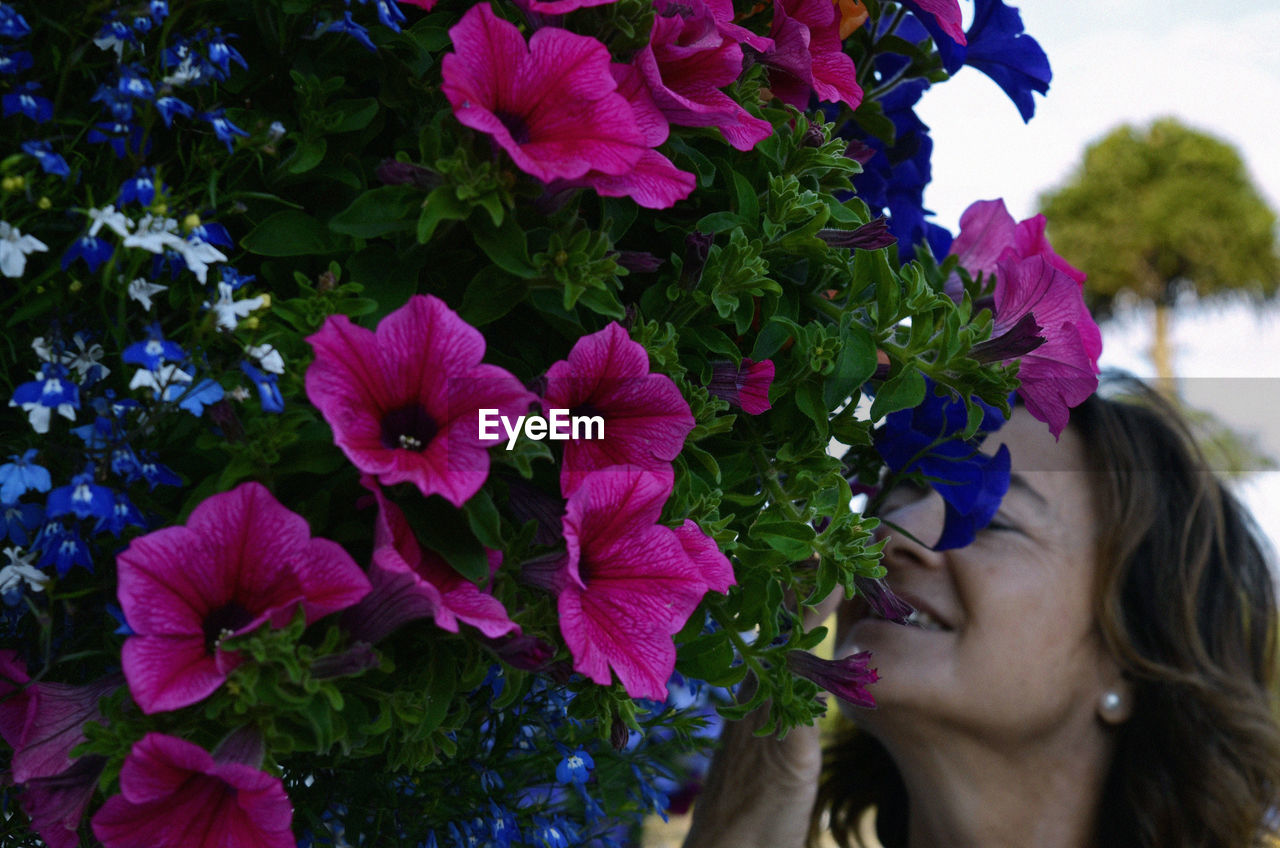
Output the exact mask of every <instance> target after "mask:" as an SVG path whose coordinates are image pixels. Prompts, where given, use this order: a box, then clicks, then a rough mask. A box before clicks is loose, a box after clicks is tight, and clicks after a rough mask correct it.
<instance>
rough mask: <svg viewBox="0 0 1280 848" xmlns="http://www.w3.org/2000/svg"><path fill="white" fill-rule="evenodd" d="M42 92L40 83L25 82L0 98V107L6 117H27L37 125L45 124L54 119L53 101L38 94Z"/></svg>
mask: <svg viewBox="0 0 1280 848" xmlns="http://www.w3.org/2000/svg"><path fill="white" fill-rule="evenodd" d="M39 90H40V83H38V82H24V83H22V84H21V85H15V86H14V87H13V90H12V91H10V92H9V93H8V94H6V95H4V97H0V106H2V107H3V110H4V116H5V117H6V118H7V117H9V116H10V115H18V114H21V115H26V116H27V117H28V118H30V119H31V120H33V121H35V122H36V123H37V124H43V123H44V122H45V121H47V120H49V119H50V118H52V117H53V101H52V100H50V99H49V98H47V97H42V96H40V95H39V94H36V92H37V91H39Z"/></svg>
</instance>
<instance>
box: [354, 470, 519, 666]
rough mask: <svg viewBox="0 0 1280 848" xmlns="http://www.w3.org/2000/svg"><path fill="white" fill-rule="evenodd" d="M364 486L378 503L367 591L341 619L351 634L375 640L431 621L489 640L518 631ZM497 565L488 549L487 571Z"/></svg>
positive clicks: (498, 557) (495, 603) (368, 482)
mask: <svg viewBox="0 0 1280 848" xmlns="http://www.w3.org/2000/svg"><path fill="white" fill-rule="evenodd" d="M364 484H365V486H367V487H368V488H369V489H371V490H372V491H373V493H374V497H375V498H376V499H377V502H378V522H377V524H376V525H375V528H374V531H373V565H372V567H371V568H370V569H369V579H370V581H371V582H372V584H373V589H372V591H370V592H369V594H368V595H366V596H365V597H364V599H363V600H362V601H360V603H358V604H356V605H355V606H354V607H352V608H351V609H349V610H348V611H347V612H346V613H345V614H344V616H343V621H344V623H346V624H347V626H348V629H349V630H350V631H351V635H352V636H353V637H355V638H356V639H363V640H364V641H367V642H374V643H376V642H379V641H381V640H382V639H383V638H385V637H386V636H387V635H389V634H390V633H392V632H393V631H394V630H396V629H397V628H398V627H400V625H402V624H405V623H407V622H410V621H413V620H415V619H419V618H433V619H434V620H435V623H436V626H437V627H440V628H441V629H443V630H448V631H449V632H450V633H457V632H458V622H462V623H463V624H470V625H471V626H472V627H475V628H476V629H477V630H479V631H480V632H481V633H483V634H484V635H485V636H488V637H490V638H494V637H497V636H502V635H504V634H507V633H511V632H512V631H515V632H516V633H519V631H520V628H519V627H517V626H516V623H515V622H514V621H512V620H511V619H510V618H509V617H508V616H507V611H506V609H505V608H504V607H503V606H502V602H501V601H499V600H498V599H497V598H495V597H493V596H492V595H489V594H487V593H485V592H481V591H480V588H479V587H478V586H476V584H474V583H472V582H471V581H469V580H466V579H465V578H463V577H462V575H460V574H458V572H457V571H455V570H454V569H453V568H452V567H450V565H449V564H448V563H447V562H445V561H444V559H443V558H441V557H440V555H439V554H437V553H435V552H434V551H429V550H423V549H422V547H421V546H420V545H419V544H418V540H417V538H416V537H415V536H414V535H413V529H412V528H410V526H409V522H408V521H407V520H406V519H405V516H404V512H402V511H401V509H400V507H398V506H396V505H395V504H394V503H392V502H391V501H390V500H388V499H387V497H386V495H384V494H383V493H382V489H381V488H379V487H378V486H377V485H376V484H375V483H374V482H373V481H372V479H370V478H365V480H364ZM501 562H502V553H501V552H500V551H489V563H490V568H491V570H495V571H496V570H497V568H498V565H499V564H500V563H501Z"/></svg>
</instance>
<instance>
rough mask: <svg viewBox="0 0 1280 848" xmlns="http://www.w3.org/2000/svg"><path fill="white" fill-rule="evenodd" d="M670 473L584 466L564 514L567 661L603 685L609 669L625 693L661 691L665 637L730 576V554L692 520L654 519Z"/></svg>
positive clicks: (668, 662)
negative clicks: (672, 523)
mask: <svg viewBox="0 0 1280 848" xmlns="http://www.w3.org/2000/svg"><path fill="white" fill-rule="evenodd" d="M672 480H673V478H672V472H671V470H670V469H669V468H667V469H662V470H660V471H648V470H645V469H641V468H635V467H633V466H629V467H626V468H620V469H614V470H613V471H612V472H610V473H595V474H590V475H587V476H586V477H585V478H584V479H583V480H582V482H581V485H580V486H579V487H578V489H577V491H575V492H574V493H573V494H572V495H571V496H570V497H569V502H568V505H567V511H566V514H565V517H564V537H565V541H566V542H567V543H568V557H567V560H566V562H565V565H564V572H563V575H562V586H561V588H560V592H559V597H558V599H557V607H558V609H559V613H560V632H561V634H563V636H564V639H565V643H566V644H567V645H568V646H569V652H570V653H571V654H572V655H573V667H574V670H575V671H577V672H579V673H581V674H584V675H586V676H587V677H589V678H590V679H592V680H594V681H595V682H597V683H601V684H606V685H607V684H608V683H610V682H611V681H612V679H613V678H612V677H611V672H610V670H611V669H612V673H613V674H616V675H617V676H618V680H619V681H621V683H622V685H623V687H624V688H625V689H626V690H627V694H628V695H630V696H631V697H633V698H654V699H658V700H661V699H663V698H665V697H666V682H667V678H668V677H670V676H671V672H672V671H673V670H674V669H675V662H676V651H675V644H674V642H673V641H672V638H671V637H672V636H673V635H674V634H675V633H677V632H679V630H680V628H682V627H683V626H684V624H685V622H686V621H687V620H688V618H689V616H690V615H691V614H692V613H693V610H694V609H695V608H696V607H697V605H698V603H699V601H701V599H702V596H703V595H705V594H706V593H707V592H708V591H716V592H725V591H727V590H728V588H729V587H730V586H732V585H733V584H734V577H733V568H732V566H730V565H729V560H728V559H727V558H726V557H725V555H724V554H723V553H721V552H720V550H719V548H717V547H716V544H715V542H714V541H712V540H711V539H710V538H708V537H707V536H706V534H705V533H703V532H702V530H701V529H700V528H699V527H698V526H697V524H695V523H693V522H692V521H686V522H685V523H684V524H683V525H682V526H681V527H679V528H677V529H674V530H673V529H672V528H670V527H665V526H662V525H660V524H657V523H656V522H657V520H658V517H659V516H660V514H661V513H662V505H663V504H664V503H665V502H666V500H667V498H668V496H669V495H670V494H671V487H672Z"/></svg>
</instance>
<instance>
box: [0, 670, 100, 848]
mask: <svg viewBox="0 0 1280 848" xmlns="http://www.w3.org/2000/svg"><path fill="white" fill-rule="evenodd" d="M29 683H30V680H29V678H28V676H27V671H26V668H25V667H24V666H23V664H22V662H21V661H20V660H19V659H18V656H17V653H16V652H14V651H0V738H3V739H4V740H5V742H7V743H9V746H10V747H12V748H13V760H12V761H11V762H10V764H9V772H10V773H9V777H10V778H11V779H12V780H13V782H14V783H17V784H19V785H21V787H22V794H21V797H20V801H21V804H22V808H23V810H24V811H26V813H27V816H28V817H29V818H30V819H31V823H32V826H33V827H34V828H35V830H36V832H37V833H39V834H40V836H41V838H43V839H44V841H45V842H46V843H47V844H48V845H49V846H51V848H74V846H76V845H78V844H79V842H80V840H79V837H78V836H77V834H76V831H77V830H78V829H79V827H80V822H81V820H82V819H83V818H84V814H85V811H86V810H87V809H88V807H89V802H90V800H91V799H92V798H93V791H94V789H95V787H96V785H97V780H98V775H99V774H101V772H102V767H103V765H104V764H105V760H103V759H102V758H101V757H82V758H80V759H76V760H72V759H71V750H72V749H73V748H75V747H76V746H77V745H79V744H80V743H81V742H83V741H84V740H85V735H84V725H85V723H86V722H88V721H91V720H94V719H100V718H101V717H102V713H101V711H100V710H99V709H98V700H99V699H100V698H102V696H104V695H106V694H108V693H109V692H111V691H112V690H113V689H115V688H117V687H118V686H120V684H121V683H123V680H121V679H120V678H119V677H118V676H112V677H108V678H103V679H102V680H99V681H97V682H95V683H91V684H88V685H86V686H70V685H67V684H64V683H43V682H41V683H35V684H31V685H28V684H29Z"/></svg>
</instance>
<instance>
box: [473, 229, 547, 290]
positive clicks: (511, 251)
mask: <svg viewBox="0 0 1280 848" xmlns="http://www.w3.org/2000/svg"><path fill="white" fill-rule="evenodd" d="M468 229H470V230H471V235H472V237H473V238H475V240H476V244H477V245H479V247H480V249H481V250H483V251H484V252H485V255H486V256H488V257H489V259H490V260H492V261H493V264H495V265H497V266H498V267H499V268H501V269H502V270H504V271H506V272H507V273H509V274H514V275H515V276H517V277H521V278H523V279H526V280H528V279H532V278H533V277H536V276H538V269H537V268H535V267H534V265H533V260H531V259H530V258H529V246H528V243H527V241H526V240H525V234H524V230H523V229H521V228H520V225H519V224H518V223H516V219H515V217H514V216H509V217H507V218H506V220H504V221H503V222H502V226H500V227H495V226H493V224H492V223H491V222H489V221H486V220H485V219H484V218H475V219H472V220H471V221H470V222H469V224H468Z"/></svg>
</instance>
